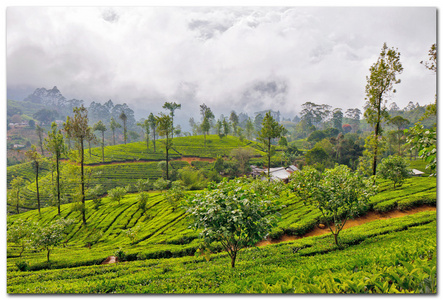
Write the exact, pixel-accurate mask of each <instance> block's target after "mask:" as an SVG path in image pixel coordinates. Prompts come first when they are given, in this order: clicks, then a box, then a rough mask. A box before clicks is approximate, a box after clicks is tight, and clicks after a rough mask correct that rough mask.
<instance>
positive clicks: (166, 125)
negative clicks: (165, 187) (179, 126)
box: [156, 113, 172, 180]
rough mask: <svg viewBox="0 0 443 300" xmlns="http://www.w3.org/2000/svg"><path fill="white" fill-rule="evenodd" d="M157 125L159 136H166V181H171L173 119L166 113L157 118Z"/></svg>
mask: <svg viewBox="0 0 443 300" xmlns="http://www.w3.org/2000/svg"><path fill="white" fill-rule="evenodd" d="M156 124H157V128H158V134H159V135H161V136H164V137H165V138H166V140H165V141H164V143H165V150H166V180H169V167H168V166H169V149H171V147H172V139H171V133H172V118H171V117H170V116H168V115H165V114H164V113H160V115H159V116H157V117H156Z"/></svg>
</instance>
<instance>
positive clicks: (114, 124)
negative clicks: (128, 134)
mask: <svg viewBox="0 0 443 300" xmlns="http://www.w3.org/2000/svg"><path fill="white" fill-rule="evenodd" d="M121 127H122V125H121V124H120V123H117V121H115V119H114V118H111V124H110V125H109V128H111V130H112V141H113V144H114V145H115V130H116V129H117V128H121Z"/></svg>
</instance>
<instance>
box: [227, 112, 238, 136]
mask: <svg viewBox="0 0 443 300" xmlns="http://www.w3.org/2000/svg"><path fill="white" fill-rule="evenodd" d="M229 121H230V122H231V126H232V132H233V133H234V135H236V134H237V125H238V116H237V114H236V113H235V111H231V114H230V115H229Z"/></svg>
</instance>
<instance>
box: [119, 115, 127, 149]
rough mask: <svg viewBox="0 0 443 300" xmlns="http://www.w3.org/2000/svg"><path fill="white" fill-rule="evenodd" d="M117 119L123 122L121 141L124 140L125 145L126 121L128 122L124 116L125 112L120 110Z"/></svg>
mask: <svg viewBox="0 0 443 300" xmlns="http://www.w3.org/2000/svg"><path fill="white" fill-rule="evenodd" d="M119 118H120V119H121V120H122V121H123V139H124V140H125V145H126V139H127V137H128V134H127V128H126V121H127V120H128V116H126V114H125V112H124V111H123V110H122V112H121V113H120V116H119Z"/></svg>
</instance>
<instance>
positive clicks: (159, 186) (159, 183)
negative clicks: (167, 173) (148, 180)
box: [154, 177, 170, 191]
mask: <svg viewBox="0 0 443 300" xmlns="http://www.w3.org/2000/svg"><path fill="white" fill-rule="evenodd" d="M169 184H170V181H169V180H165V179H163V178H162V177H160V178H159V179H157V180H156V181H155V182H154V188H155V189H156V190H157V191H164V190H166V189H167V188H168V187H169Z"/></svg>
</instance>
